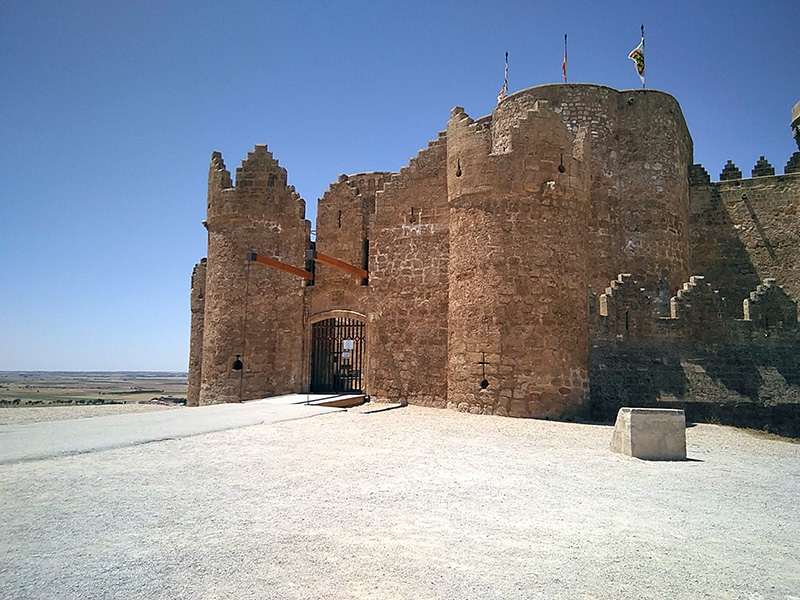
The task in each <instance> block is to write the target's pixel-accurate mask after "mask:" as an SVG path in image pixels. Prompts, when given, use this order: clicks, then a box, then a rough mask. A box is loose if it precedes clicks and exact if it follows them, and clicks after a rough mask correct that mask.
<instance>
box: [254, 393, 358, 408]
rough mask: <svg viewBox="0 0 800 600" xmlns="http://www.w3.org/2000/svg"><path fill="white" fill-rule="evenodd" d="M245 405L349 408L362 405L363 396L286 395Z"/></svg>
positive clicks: (355, 394) (356, 394)
mask: <svg viewBox="0 0 800 600" xmlns="http://www.w3.org/2000/svg"><path fill="white" fill-rule="evenodd" d="M245 404H278V405H288V404H306V405H309V406H327V407H331V408H350V407H352V406H358V405H360V404H364V394H360V393H354V394H286V395H284V396H273V397H271V398H261V399H259V400H249V401H247V402H245Z"/></svg>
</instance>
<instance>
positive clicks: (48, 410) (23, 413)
mask: <svg viewBox="0 0 800 600" xmlns="http://www.w3.org/2000/svg"><path fill="white" fill-rule="evenodd" d="M175 408H183V407H180V406H177V407H176V406H164V405H163V404H105V405H103V404H96V405H93V406H4V407H0V425H24V424H26V423H41V422H43V421H66V420H68V419H88V418H90V417H104V416H106V415H122V414H130V413H142V412H152V411H154V410H174V409H175Z"/></svg>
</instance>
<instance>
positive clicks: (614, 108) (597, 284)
mask: <svg viewBox="0 0 800 600" xmlns="http://www.w3.org/2000/svg"><path fill="white" fill-rule="evenodd" d="M541 101H547V102H548V105H549V107H550V109H551V110H552V111H553V112H554V113H556V114H557V115H558V116H559V117H560V118H561V120H562V121H563V122H564V123H565V124H566V125H567V127H568V128H569V130H570V131H571V132H573V133H576V132H577V131H578V128H579V127H582V126H583V127H586V128H587V130H588V135H589V138H590V140H591V145H592V156H591V162H590V171H591V188H590V197H591V209H590V212H589V215H588V232H587V237H588V244H589V253H590V255H591V257H592V260H591V261H590V264H589V283H590V285H591V286H592V288H593V289H594V290H595V291H602V290H603V289H605V287H606V286H608V284H609V281H611V280H612V279H616V278H617V275H618V274H619V273H631V274H633V275H634V276H635V277H636V279H637V281H639V282H640V283H641V284H642V285H644V286H647V287H648V288H651V289H653V290H655V291H659V292H661V294H662V295H663V296H664V298H663V301H664V302H663V306H661V311H662V312H665V313H668V308H669V307H668V302H669V297H670V295H672V294H674V293H675V291H676V290H677V289H678V288H679V287H680V286H681V285H682V284H683V283H684V282H685V281H687V280H688V277H689V275H690V273H689V252H690V242H689V183H688V176H687V173H688V167H689V166H690V165H691V164H692V139H691V136H690V135H689V130H688V128H687V127H686V122H685V121H684V118H683V114H682V112H681V109H680V106H679V105H678V102H677V101H676V100H675V98H673V97H672V96H670V95H669V94H665V93H664V92H659V91H656V90H639V89H637V90H615V89H613V88H610V87H606V86H603V85H593V84H584V83H576V84H572V83H570V84H551V85H542V86H537V87H532V88H529V89H526V90H522V91H519V92H516V93H514V94H511V95H510V96H508V97H507V98H506V99H505V100H503V102H501V103H500V104H499V105H498V106H497V108H496V109H495V117H494V125H493V129H494V142H493V144H494V145H493V150H494V151H495V152H501V151H503V148H504V147H505V146H507V144H508V139H509V135H510V132H511V130H512V129H513V127H515V126H516V125H517V124H518V123H519V122H520V121H521V120H523V119H525V118H526V115H527V113H528V111H529V110H530V109H531V108H533V107H534V106H536V105H537V103H539V102H541Z"/></svg>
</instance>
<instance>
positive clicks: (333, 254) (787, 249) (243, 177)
mask: <svg viewBox="0 0 800 600" xmlns="http://www.w3.org/2000/svg"><path fill="white" fill-rule="evenodd" d="M795 112H797V113H800V105H799V106H796V107H795ZM796 117H797V118H796V119H795V121H797V122H796V123H794V124H793V125H794V127H795V135H797V127H798V123H800V114H797V115H796ZM798 147H799V148H800V138H798ZM204 225H205V227H206V228H207V230H208V258H207V260H206V259H203V260H202V261H201V262H200V263H198V264H197V265H196V266H195V268H194V272H193V274H192V289H191V314H192V324H191V342H190V364H189V396H188V403H189V404H190V405H197V404H201V405H203V404H212V403H219V402H238V401H241V400H248V399H253V398H262V397H265V396H271V395H277V394H284V393H290V392H300V391H309V390H310V391H312V392H345V391H359V392H363V393H365V394H368V395H369V396H371V397H372V398H373V399H382V400H389V401H395V402H403V403H405V402H407V403H410V404H419V405H425V406H434V407H443V408H444V407H447V408H452V409H457V410H462V411H469V412H473V413H482V414H495V415H507V416H516V417H536V418H557V419H569V418H573V417H575V418H586V417H590V418H599V419H607V418H609V417H610V416H613V414H614V413H615V412H616V409H617V408H618V407H619V406H623V405H634V406H679V407H684V408H686V409H687V417H688V418H692V417H693V416H694V417H695V418H697V419H698V420H701V419H704V418H705V419H712V420H720V421H722V422H732V423H733V424H745V425H754V424H755V425H758V426H761V425H762V424H763V425H766V426H768V427H771V428H772V429H778V430H784V431H787V430H793V431H794V429H796V428H800V425H798V424H797V422H798V421H800V418H798V415H800V413H799V412H798V411H797V409H798V407H800V344H799V343H798V339H799V338H798V335H800V331H799V330H798V321H797V301H798V300H799V299H800V152H798V153H795V154H794V155H793V156H792V158H791V159H790V161H789V163H788V164H787V165H786V168H785V174H783V175H776V174H775V171H774V169H773V167H772V166H770V165H769V163H767V161H766V160H764V158H763V157H762V159H761V160H759V161H758V163H757V164H756V165H755V167H754V168H753V170H752V178H749V179H746V178H743V177H742V173H741V172H740V171H739V170H738V169H737V168H736V167H735V166H734V165H733V164H731V163H730V162H729V164H728V165H726V166H725V169H724V170H723V172H722V175H721V176H720V181H718V182H712V181H711V179H710V177H709V175H708V174H707V172H706V171H705V169H704V168H703V167H702V166H700V165H695V164H693V151H692V138H691V136H690V134H689V131H688V128H687V126H686V123H685V121H684V118H683V115H682V112H681V109H680V106H679V105H678V103H677V101H676V100H675V99H674V98H673V97H671V96H670V95H668V94H665V93H663V92H659V91H655V90H624V91H618V90H615V89H611V88H608V87H605V86H601V85H590V84H554V85H543V86H538V87H533V88H529V89H526V90H523V91H520V92H517V93H514V94H511V95H509V96H508V97H507V98H505V99H504V100H503V101H502V102H500V103H499V104H498V105H497V107H496V108H495V109H494V111H493V112H492V114H491V115H488V116H485V117H482V118H480V119H477V120H473V119H472V118H470V117H469V116H468V115H467V114H466V113H465V112H464V110H463V109H462V108H459V107H456V108H454V109H453V110H452V111H451V114H450V119H449V121H448V122H447V127H446V130H445V131H442V132H440V133H439V135H438V137H437V138H436V139H434V140H433V141H431V142H429V143H428V145H427V147H426V148H423V149H422V150H421V151H420V152H419V154H418V155H417V156H416V157H414V158H412V159H411V161H410V162H409V164H408V166H406V167H403V168H402V169H400V171H399V172H397V173H387V172H367V173H358V174H355V175H342V176H340V177H339V180H338V181H337V182H336V183H333V184H332V185H331V186H330V189H328V191H326V192H325V194H324V195H323V197H322V198H321V199H320V200H319V203H318V213H317V223H316V238H315V239H312V231H311V225H310V223H309V221H307V220H305V203H304V201H303V200H302V199H301V198H300V196H299V195H298V194H297V192H296V191H295V190H294V188H293V187H292V186H290V185H288V183H287V173H286V170H285V169H283V168H282V167H280V166H279V165H278V162H277V161H276V160H275V159H274V158H273V156H272V154H271V153H270V152H268V151H267V147H266V146H263V145H257V146H256V147H255V150H254V151H253V152H250V153H249V154H248V156H247V158H246V159H245V160H244V161H243V162H242V165H241V166H240V167H238V168H237V169H236V177H235V183H234V182H233V181H232V179H231V175H230V172H229V171H228V170H227V168H226V166H225V163H224V162H223V159H222V156H221V154H219V153H218V152H215V153H213V154H212V158H211V166H210V171H209V179H208V218H207V220H206V221H205V222H204ZM254 253H255V254H254ZM256 254H257V256H256ZM258 257H265V258H266V259H267V260H266V261H259V260H256V259H257V258H258ZM275 261H277V262H275ZM261 262H267V263H269V264H271V265H272V266H277V267H278V268H270V266H265V265H264V264H260V263H261ZM337 266H338V267H339V268H335V267H337ZM787 423H788V425H787ZM787 428H788V429H787ZM793 428H794V429H793ZM795 433H797V432H796V431H795Z"/></svg>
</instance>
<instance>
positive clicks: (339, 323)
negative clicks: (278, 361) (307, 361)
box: [311, 317, 365, 393]
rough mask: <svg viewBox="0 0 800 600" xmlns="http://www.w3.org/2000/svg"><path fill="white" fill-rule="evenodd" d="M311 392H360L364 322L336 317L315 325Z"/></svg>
mask: <svg viewBox="0 0 800 600" xmlns="http://www.w3.org/2000/svg"><path fill="white" fill-rule="evenodd" d="M311 335H312V343H311V391H312V392H315V393H327V392H361V391H363V390H362V383H361V370H362V365H363V361H364V341H365V340H364V323H363V322H362V321H359V320H358V319H348V318H344V317H336V318H333V319H325V320H324V321H318V322H316V323H314V324H313V325H312V332H311Z"/></svg>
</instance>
